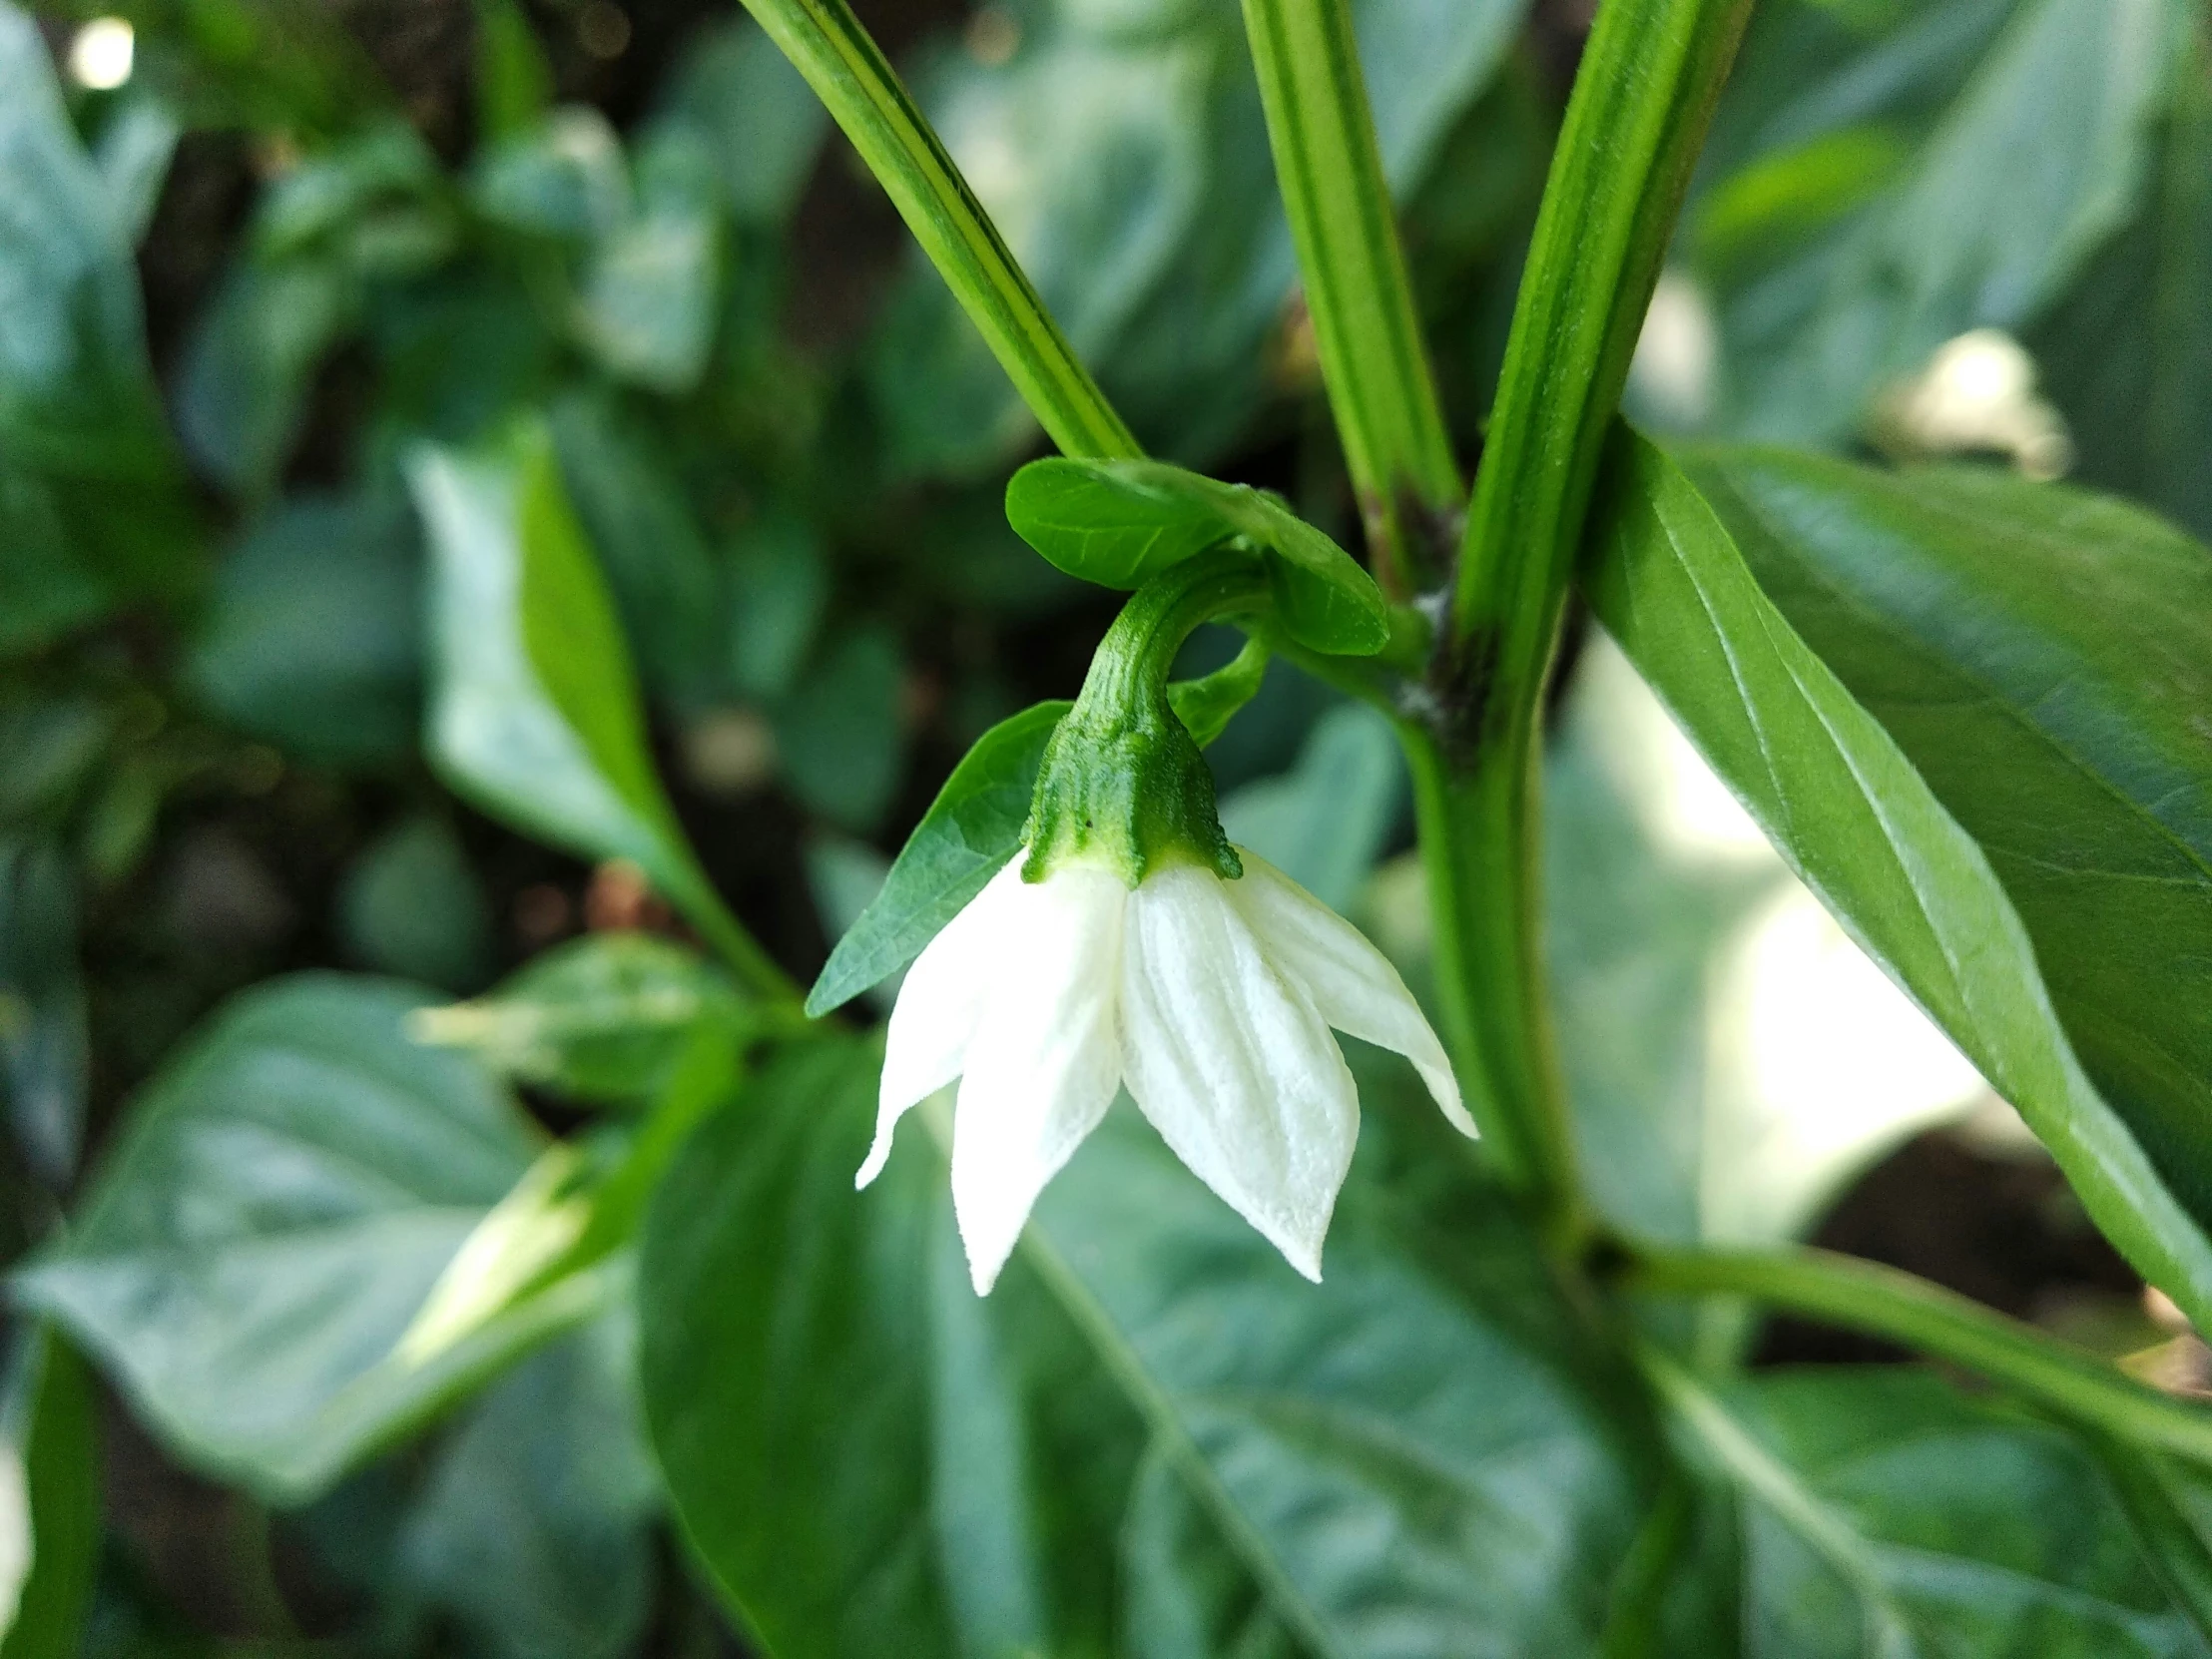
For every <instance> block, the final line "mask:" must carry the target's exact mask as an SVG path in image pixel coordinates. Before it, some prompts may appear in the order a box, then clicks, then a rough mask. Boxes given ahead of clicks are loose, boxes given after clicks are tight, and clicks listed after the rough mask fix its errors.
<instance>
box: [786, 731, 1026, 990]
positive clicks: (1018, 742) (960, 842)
mask: <svg viewBox="0 0 2212 1659" xmlns="http://www.w3.org/2000/svg"><path fill="white" fill-rule="evenodd" d="M1067 712H1068V705H1067V704H1065V703H1040V704H1038V705H1037V706H1036V707H1035V708H1033V709H1024V710H1023V711H1022V712H1021V713H1020V714H1018V715H1014V716H1012V717H1011V718H1009V719H1006V720H1002V721H1000V722H999V723H998V724H997V725H996V726H994V727H992V728H991V729H990V730H989V731H988V732H985V733H984V734H983V735H982V736H981V737H980V738H978V739H976V740H975V745H974V747H973V748H971V749H970V750H969V751H968V752H967V756H966V758H965V759H963V760H962V761H961V762H960V764H959V765H958V766H957V767H955V768H953V769H952V776H951V777H949V778H947V779H946V780H945V782H944V788H943V789H941V790H939V791H938V792H937V799H936V800H935V801H933V802H931V803H930V804H929V811H928V812H927V813H925V814H923V815H922V820H921V822H920V823H919V824H918V825H916V826H915V827H914V832H913V833H912V834H911V835H909V836H907V837H906V844H905V846H903V847H902V848H900V850H899V854H898V857H897V859H896V861H895V862H893V863H892V865H891V869H890V874H889V875H888V876H886V877H885V878H884V881H883V889H882V891H881V892H879V893H877V894H876V896H875V901H874V902H873V903H872V904H870V905H869V906H868V907H867V908H866V910H864V911H863V912H861V915H860V919H859V920H857V921H855V922H854V923H853V924H852V926H851V928H850V930H849V931H847V932H846V933H845V935H844V937H843V938H841V939H839V940H838V941H837V947H836V949H834V950H832V951H831V952H830V960H829V961H828V962H827V963H826V964H824V966H823V970H822V976H821V977H820V978H819V979H817V980H816V981H815V987H814V989H813V990H812V991H810V992H809V993H808V995H807V1012H808V1013H810V1014H813V1015H816V1016H818V1017H819V1016H820V1015H823V1014H827V1013H829V1012H830V1010H831V1009H832V1008H837V1007H840V1006H842V1005H843V1004H844V1003H846V1002H849V1001H850V1000H851V999H852V998H853V997H855V996H858V995H859V994H860V992H862V991H864V990H866V989H867V988H868V987H869V986H870V985H872V984H874V983H875V982H876V981H877V980H879V979H882V978H883V977H884V976H886V975H887V974H890V973H892V972H893V971H895V970H896V969H898V968H901V967H904V966H905V965H906V964H907V963H908V962H910V961H912V960H913V959H914V958H915V957H916V956H918V955H919V954H921V949H922V946H924V945H926V944H927V943H928V942H929V941H930V940H931V939H933V938H935V937H936V936H937V932H938V930H939V929H940V928H942V927H943V926H944V924H945V923H946V922H948V921H950V920H951V919H952V918H953V917H954V916H956V915H958V914H959V913H960V911H961V909H962V908H963V907H965V905H966V904H967V901H968V900H969V899H971V898H973V897H974V896H975V895H976V894H977V893H979V892H981V891H982V890H983V888H984V885H985V884H986V883H987V882H988V881H989V880H990V878H991V877H992V876H993V875H996V874H997V873H998V871H999V870H1000V868H1002V867H1003V866H1004V864H1005V862H1006V860H1007V859H1008V858H1010V857H1012V856H1013V855H1014V853H1015V851H1016V850H1017V849H1018V848H1019V847H1020V845H1021V831H1022V827H1023V826H1024V825H1025V824H1027V823H1028V821H1029V798H1030V796H1031V795H1032V794H1034V793H1035V791H1036V787H1037V769H1038V767H1039V766H1041V765H1042V764H1043V762H1044V746H1045V742H1046V740H1047V739H1049V738H1050V737H1051V736H1052V730H1053V728H1054V727H1056V726H1058V725H1059V724H1060V717H1061V716H1062V715H1064V714H1066V713H1067Z"/></svg>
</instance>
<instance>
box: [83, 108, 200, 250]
mask: <svg viewBox="0 0 2212 1659" xmlns="http://www.w3.org/2000/svg"><path fill="white" fill-rule="evenodd" d="M182 133H183V129H182V127H181V126H180V125H179V123H178V120H177V115H176V112H175V111H173V110H172V109H170V107H169V106H168V105H167V104H165V103H164V102H163V101H162V100H161V99H160V98H157V97H151V96H147V95H145V94H137V95H133V96H129V97H126V98H125V99H124V100H123V102H122V104H121V105H120V106H119V107H118V108H117V109H116V111H115V113H114V114H112V115H110V116H109V117H108V119H107V122H106V124H105V125H103V126H102V127H101V129H100V138H99V142H98V143H97V144H96V145H94V147H93V152H92V161H93V165H94V166H95V167H97V168H98V169H99V170H100V179H101V182H102V183H103V184H105V185H106V186H107V188H108V200H109V201H110V202H111V203H113V204H114V208H115V222H116V225H117V227H118V228H119V229H120V230H121V231H122V233H123V238H124V240H125V241H126V242H128V243H130V244H131V245H132V246H134V247H136V246H137V245H138V244H140V243H142V242H144V241H145V240H146V233H147V230H148V229H149V228H150V227H151V226H152V225H153V223H154V210H155V209H156V208H157V207H159V206H160V205H161V199H162V186H163V185H165V184H167V183H168V181H169V164H170V161H171V159H172V158H173V157H175V155H176V154H177V140H178V139H179V137H181V136H182Z"/></svg>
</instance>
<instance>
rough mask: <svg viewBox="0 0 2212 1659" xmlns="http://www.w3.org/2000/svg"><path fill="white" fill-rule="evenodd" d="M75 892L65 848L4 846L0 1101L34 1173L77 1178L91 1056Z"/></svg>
mask: <svg viewBox="0 0 2212 1659" xmlns="http://www.w3.org/2000/svg"><path fill="white" fill-rule="evenodd" d="M75 887H76V882H75V880H74V878H73V876H72V875H71V872H70V868H69V862H68V859H67V858H66V857H64V856H63V854H62V851H61V849H60V847H58V846H56V845H55V844H54V843H53V842H51V841H47V840H25V839H16V838H13V837H9V838H0V1098H4V1099H5V1100H6V1102H7V1109H8V1122H9V1125H10V1127H12V1128H13V1129H14V1131H15V1138H16V1143H17V1145H19V1146H20V1147H22V1149H23V1154H24V1157H25V1159H26V1161H27V1162H28V1163H29V1165H30V1167H31V1172H32V1173H33V1174H34V1175H36V1176H37V1177H38V1179H39V1180H41V1181H42V1182H44V1183H45V1184H46V1185H47V1186H49V1187H51V1188H53V1189H55V1190H56V1191H59V1190H61V1189H62V1188H64V1187H66V1186H67V1185H68V1183H69V1178H70V1177H71V1176H72V1175H73V1174H74V1173H75V1172H76V1168H77V1153H78V1149H79V1146H80V1144H81V1143H82V1141H83V1138H84V1130H85V1077H86V1073H87V1071H88V1070H89V1069H90V1066H91V1060H92V1054H91V1049H90V1046H89V1043H88V1040H87V1034H86V1025H85V987H84V980H83V976H82V974H81V973H80V972H79V969H78V965H77V895H76V891H75Z"/></svg>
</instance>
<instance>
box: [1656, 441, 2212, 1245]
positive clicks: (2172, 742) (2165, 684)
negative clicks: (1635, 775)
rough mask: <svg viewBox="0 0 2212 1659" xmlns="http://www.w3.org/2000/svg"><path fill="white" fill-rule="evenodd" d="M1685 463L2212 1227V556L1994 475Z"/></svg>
mask: <svg viewBox="0 0 2212 1659" xmlns="http://www.w3.org/2000/svg"><path fill="white" fill-rule="evenodd" d="M1684 464H1685V468H1686V470H1687V471H1688V472H1689V475H1690V477H1691V479H1692V480H1693V481H1694V482H1695V483H1696V484H1697V486H1698V488H1699V489H1700V490H1701V491H1702V492H1703V494H1704V496H1705V498H1706V500H1707V501H1708V502H1710V503H1711V505H1712V507H1713V510H1714V511H1715V512H1716V513H1718V514H1719V515H1720V519H1721V522H1722V523H1723V524H1725V525H1726V526H1727V527H1728V529H1729V531H1730V532H1731V534H1732V535H1733V536H1734V538H1735V541H1736V545H1737V546H1738V547H1739V548H1740V549H1741V550H1742V553H1743V557H1744V559H1745V561H1746V562H1747V563H1748V565H1749V566H1750V569H1751V571H1752V573H1753V575H1754V576H1756V577H1757V578H1758V580H1759V583H1760V585H1761V587H1763V588H1764V589H1765V590H1766V592H1767V595H1768V596H1769V597H1770V598H1771V599H1772V600H1773V601H1774V602H1775V604H1776V605H1777V606H1778V607H1779V608H1780V609H1781V611H1782V613H1783V614H1784V615H1785V616H1787V617H1788V618H1789V619H1790V623H1791V626H1792V627H1794V628H1795V629H1796V630H1797V631H1798V633H1799V634H1800V635H1801V636H1802V637H1803V638H1804V640H1805V641H1806V643H1807V644H1808V645H1809V646H1811V647H1812V648H1813V649H1814V650H1815V651H1817V652H1819V653H1820V655H1821V657H1822V658H1823V660H1824V661H1825V662H1826V663H1827V664H1828V665H1829V667H1830V668H1831V669H1832V670H1833V671H1834V672H1835V674H1836V676H1837V678H1838V679H1839V680H1841V681H1842V682H1843V684H1844V686H1845V687H1846V688H1847V689H1848V690H1849V691H1850V692H1851V694H1852V695H1853V696H1854V697H1855V698H1857V699H1858V701H1859V703H1860V704H1861V705H1862V706H1863V707H1864V708H1865V709H1866V710H1867V711H1868V712H1869V713H1871V714H1872V715H1873V716H1874V717H1875V718H1876V719H1877V720H1879V721H1881V722H1882V724H1883V726H1884V728H1885V729H1886V730H1887V731H1888V732H1889V734H1890V736H1891V737H1892V738H1893V739H1894V740H1895V741H1896V743H1897V745H1898V747H1899V748H1900V749H1902V750H1903V751H1904V753H1905V756H1906V758H1907V759H1909V760H1910V761H1911V762H1912V763H1913V765H1914V766H1915V767H1916V768H1917V769H1918V770H1919V772H1920V774H1921V776H1922V777H1923V778H1925V779H1927V781H1928V785H1929V788H1930V789H1932V790H1933V791H1934V792H1935V794H1936V799H1937V800H1938V801H1940V802H1941V803H1942V804H1943V806H1944V807H1945V808H1946V809H1947V810H1948V811H1949V813H1950V815H1951V816H1952V817H1953V818H1955V819H1956V820H1957V821H1958V823H1959V825H1960V826H1961V827H1962V828H1963V829H1964V830H1966V832H1967V833H1968V834H1970V835H1972V836H1973V837H1974V839H1975V840H1976V841H1978V842H1979V843H1980V846H1981V849H1982V851H1983V853H1984V854H1985V855H1986V856H1987V858H1988V860H1989V866H1990V868H1991V869H1992V870H1993V871H1994V872H1995V873H1996V876H1997V879H1998V880H1999V881H2001V882H2002V883H2003V885H2004V890H2005V892H2006V894H2007V895H2008V896H2009V898H2010V899H2011V901H2012V904H2013V905H2014V906H2015V907H2016V908H2017V909H2018V911H2019V916H2020V920H2021V921H2022V922H2024V923H2025V924H2026V927H2027V935H2028V937H2029V939H2030V940H2032V941H2033V943H2034V946H2035V955H2036V958H2037V960H2038V962H2039V963H2040V966H2041V971H2042V978H2043V981H2044V983H2045V984H2046V985H2047V986H2048V987H2049V990H2050V999H2051V1005H2052V1006H2053V1007H2054V1008H2055V1009H2056V1010H2057V1012H2058V1016H2059V1018H2060V1019H2061V1020H2062V1021H2064V1023H2065V1027H2066V1032H2067V1035H2068V1036H2069V1037H2070V1038H2071V1040H2072V1043H2073V1046H2074V1048H2075V1050H2076V1052H2077V1053H2079V1055H2080V1057H2081V1061H2082V1064H2083V1065H2084V1066H2085V1067H2086V1068H2087V1070H2088V1072H2089V1075H2090V1076H2091V1077H2092V1078H2093V1079H2095V1081H2096V1083H2097V1086H2098V1087H2099V1089H2100V1090H2101V1091H2102V1092H2103V1095H2104V1098H2105V1099H2106V1100H2108V1101H2110V1102H2111V1105H2112V1108H2113V1109H2114V1110H2115V1111H2117V1112H2118V1113H2119V1114H2120V1115H2121V1116H2122V1117H2123V1118H2124V1119H2126V1121H2127V1123H2128V1125H2129V1127H2130V1128H2131V1129H2132V1130H2133V1132H2134V1134H2135V1135H2136V1137H2137V1138H2138V1139H2140V1140H2141V1142H2142V1143H2143V1146H2144V1148H2145V1150H2147V1151H2148V1152H2149V1153H2150V1155H2151V1158H2152V1160H2153V1161H2154V1162H2155V1163H2156V1164H2157V1165H2158V1167H2159V1169H2160V1171H2161V1172H2162V1173H2163V1174H2164V1176H2165V1179H2166V1180H2167V1182H2168V1183H2170V1184H2171V1185H2172V1187H2173V1189H2174V1192H2175V1193H2176V1195H2177V1196H2178V1197H2180V1199H2181V1200H2182V1202H2183V1203H2185V1204H2186V1205H2187V1206H2188V1207H2189V1208H2190V1210H2191V1211H2192V1212H2193V1213H2194V1214H2195V1215H2196V1216H2197V1218H2198V1219H2199V1221H2200V1222H2207V1223H2212V1154H2208V1151H2207V1148H2206V1146H2205V1143H2204V1137H2203V1134H2202V1126H2203V1124H2204V1122H2205V1121H2206V1117H2207V1114H2212V783H2208V782H2207V780H2212V729H2208V728H2207V726H2206V724H2205V720H2204V711H2205V710H2206V709H2207V708H2212V551H2208V550H2207V549H2206V548H2205V547H2204V546H2203V545H2202V544H2201V543H2198V542H2194V541H2192V540H2190V539H2189V538H2188V537H2186V536H2183V535H2181V534H2179V533H2178V532H2176V531H2174V530H2173V529H2171V528H2170V527H2168V526H2167V525H2166V524H2164V523H2163V522H2161V521H2159V520H2157V519H2154V518H2152V517H2150V516H2149V515H2148V514H2146V513H2143V512H2140V511H2138V510H2136V509H2133V508H2129V507H2126V506H2123V505H2122V504H2120V503H2118V502H2115V501H2110V500H2101V499H2099V498H2097V497H2094V496H2090V495H2086V494H2082V493H2078V492H2075V491H2071V490H2066V489H2061V488H2058V487H2056V486H2048V485H2037V484H2030V483H2026V482H2023V481H2021V480H2019V479H2015V478H2011V477H2007V476H2004V475H2001V474H1997V473H1992V472H1988V471H1969V470H1964V469H1958V470H1949V471H1923V472H1908V473H1902V474H1896V473H1884V472H1878V471H1873V470H1870V469H1867V468H1863V467H1851V466H1846V465H1844V464H1842V463H1838V462H1828V461H1821V460H1815V459H1812V458H1809V457H1808V458H1803V459H1800V458H1795V457H1789V456H1783V455H1772V454H1757V453H1741V452H1735V451H1716V452H1713V453H1711V454H1709V455H1707V454H1700V455H1695V456H1691V457H1687V458H1686V459H1685V463H1684Z"/></svg>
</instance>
